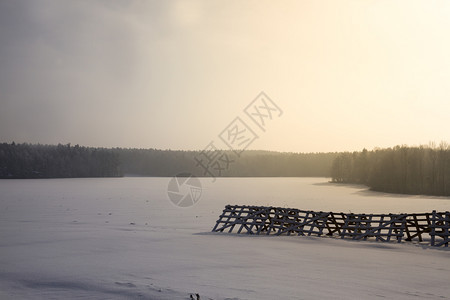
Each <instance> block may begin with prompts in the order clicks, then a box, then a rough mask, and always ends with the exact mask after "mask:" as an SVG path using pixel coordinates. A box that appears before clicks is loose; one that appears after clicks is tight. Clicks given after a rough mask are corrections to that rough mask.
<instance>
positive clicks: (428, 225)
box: [212, 205, 450, 247]
mask: <svg viewBox="0 0 450 300" xmlns="http://www.w3.org/2000/svg"><path fill="white" fill-rule="evenodd" d="M449 227H450V212H448V211H447V212H436V211H433V212H432V213H422V214H353V213H342V212H341V213H334V212H322V211H320V212H315V211H307V210H300V209H294V208H282V207H272V206H269V207H266V206H245V205H227V206H225V209H224V210H223V212H222V214H221V215H220V216H219V219H218V220H217V222H216V225H215V226H214V228H213V230H212V231H213V232H236V233H246V234H266V235H282V234H283V235H291V234H296V235H304V236H311V235H313V236H322V235H327V236H339V237H341V238H351V239H354V240H367V239H374V240H376V241H381V242H389V241H391V240H396V241H397V242H401V241H402V240H405V241H418V242H429V243H430V245H431V246H436V247H440V246H445V247H448V244H449V236H450V235H449Z"/></svg>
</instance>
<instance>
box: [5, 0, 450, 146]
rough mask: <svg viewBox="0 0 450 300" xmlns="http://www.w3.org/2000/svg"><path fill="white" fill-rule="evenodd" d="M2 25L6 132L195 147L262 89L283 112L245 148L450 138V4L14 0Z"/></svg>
mask: <svg viewBox="0 0 450 300" xmlns="http://www.w3.org/2000/svg"><path fill="white" fill-rule="evenodd" d="M117 3H120V4H117ZM0 25H1V26H0V91H1V92H0V141H4V142H11V141H13V140H14V141H16V142H35V143H37V142H40V143H59V142H61V143H69V142H70V143H72V144H80V145H91V146H105V147H115V146H119V147H142V148H160V149H186V150H192V149H196V150H200V149H203V148H204V147H205V146H206V145H207V144H208V143H209V142H210V141H212V140H217V139H218V135H219V134H220V133H221V132H222V131H223V130H224V128H226V127H227V126H228V125H229V124H230V122H231V121H233V120H234V119H235V118H236V117H241V118H242V120H244V121H245V122H248V125H249V126H254V125H255V124H252V123H251V121H249V120H248V119H245V114H244V112H243V110H244V108H245V107H246V106H247V105H248V104H249V103H250V102H251V101H252V100H253V99H254V98H255V97H256V96H257V95H258V94H259V93H260V92H261V91H264V92H265V93H266V94H267V95H268V96H269V97H270V98H271V99H272V100H273V101H274V102H275V103H276V104H277V105H278V106H279V107H280V108H281V109H282V111H283V114H282V115H281V116H280V117H277V118H274V120H272V121H271V122H270V124H267V130H266V131H265V132H263V131H258V128H256V129H255V132H256V133H257V134H258V136H259V138H258V139H257V140H255V141H254V143H252V144H251V146H250V147H249V148H251V149H264V150H276V151H292V152H318V151H327V152H328V151H343V150H350V151H353V150H361V149H362V148H364V147H365V148H368V149H372V148H374V147H390V146H395V145H397V144H409V145H417V144H426V143H428V142H429V141H437V142H439V141H441V140H446V141H449V140H450V133H449V130H448V129H449V128H450V118H449V117H448V116H449V113H450V104H449V103H450V84H449V81H450V55H449V53H450V2H448V1H397V0H390V1H363V0H355V1H334V0H333V1H332V0H330V1H312V0H311V1H225V0H223V1H219V0H215V1H206V0H205V1H137V0H136V1H123V2H115V3H112V2H110V1H56V0H52V1H44V0H38V1H14V0H9V1H8V0H7V1H2V2H1V4H0ZM218 146H221V145H220V144H219V145H218ZM223 148H225V146H224V147H223Z"/></svg>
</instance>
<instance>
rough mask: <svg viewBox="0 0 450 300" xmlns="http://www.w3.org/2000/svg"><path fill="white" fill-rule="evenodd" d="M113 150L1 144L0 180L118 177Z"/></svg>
mask: <svg viewBox="0 0 450 300" xmlns="http://www.w3.org/2000/svg"><path fill="white" fill-rule="evenodd" d="M119 165H120V162H119V157H118V155H117V154H116V153H114V152H113V151H112V150H109V149H104V148H89V147H81V146H78V145H76V146H71V145H70V144H67V145H61V144H59V145H57V146H55V145H40V144H37V145H33V144H27V143H23V144H15V143H14V142H13V143H11V144H7V143H1V144H0V178H69V177H115V176H121V173H120V167H119Z"/></svg>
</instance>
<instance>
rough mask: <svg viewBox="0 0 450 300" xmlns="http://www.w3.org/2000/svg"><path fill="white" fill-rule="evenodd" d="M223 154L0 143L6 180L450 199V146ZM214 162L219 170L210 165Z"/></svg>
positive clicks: (0, 165)
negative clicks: (264, 182) (211, 181)
mask: <svg viewBox="0 0 450 300" xmlns="http://www.w3.org/2000/svg"><path fill="white" fill-rule="evenodd" d="M216 154H217V155H218V154H219V153H218V152H217V153H216V152H210V153H205V152H202V151H172V150H158V149H129V148H112V149H106V148H93V147H82V146H79V145H75V146H71V145H70V144H66V145H62V144H58V145H41V144H27V143H23V144H15V143H11V144H8V143H0V178H66V177H67V178H68V177H118V176H155V177H156V176H161V177H171V176H174V175H177V174H179V173H190V174H193V175H195V176H198V177H202V176H214V177H331V178H332V181H333V182H340V183H359V184H365V185H367V186H369V187H370V188H371V189H373V190H377V191H384V192H391V193H402V194H424V195H425V194H426V195H445V196H450V146H449V145H448V144H447V143H444V142H442V143H441V144H440V145H438V146H437V145H435V144H430V145H426V146H418V147H408V146H396V147H393V148H387V149H374V150H371V151H368V150H366V149H364V150H362V151H359V152H352V153H351V152H341V153H337V152H333V153H280V152H272V151H254V150H247V151H244V152H242V153H240V154H239V155H237V154H236V153H234V152H232V151H220V155H221V156H217V155H216ZM212 156H214V157H215V162H214V163H213V164H209V165H208V164H207V163H208V159H211V161H212ZM223 158H226V159H223ZM211 161H210V162H211ZM218 162H221V165H220V164H218ZM205 165H207V166H206V167H205ZM219 167H220V168H219Z"/></svg>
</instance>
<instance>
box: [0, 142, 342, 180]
mask: <svg viewBox="0 0 450 300" xmlns="http://www.w3.org/2000/svg"><path fill="white" fill-rule="evenodd" d="M216 154H220V156H219V155H216ZM337 155H338V153H306V154H305V153H279V152H270V151H251V150H249V151H245V152H243V153H240V154H239V155H238V154H236V153H234V152H232V151H217V153H216V152H213V153H211V152H209V153H208V152H204V151H173V150H157V149H128V148H112V149H106V148H92V147H82V146H79V145H75V146H71V145H70V144H67V145H62V144H59V145H41V144H27V143H24V144H15V143H11V144H8V143H0V178H61V177H62V178H65V177H118V176H155V177H156V176H162V177H170V176H175V175H177V174H179V173H190V174H193V175H195V176H199V177H201V176H207V177H230V176H235V177H247V176H255V177H259V176H274V177H279V176H299V177H300V176H312V177H330V167H331V164H332V162H333V160H334V159H335V158H336V157H337ZM213 157H215V159H213ZM225 157H226V158H227V160H226V161H225V160H224V158H225ZM207 160H208V161H207ZM206 161H207V162H206ZM224 161H225V163H223V162H224ZM199 162H200V163H199Z"/></svg>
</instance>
